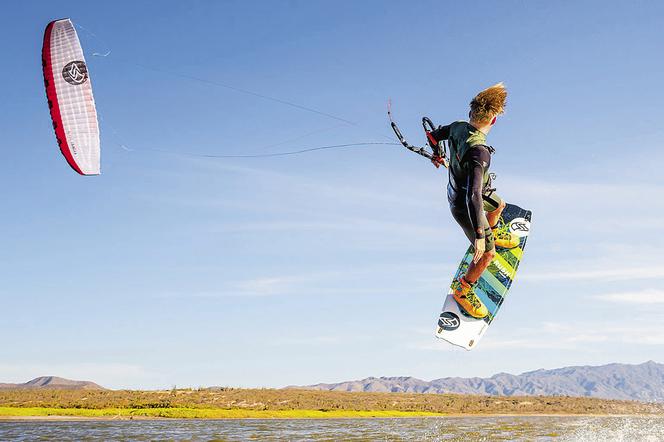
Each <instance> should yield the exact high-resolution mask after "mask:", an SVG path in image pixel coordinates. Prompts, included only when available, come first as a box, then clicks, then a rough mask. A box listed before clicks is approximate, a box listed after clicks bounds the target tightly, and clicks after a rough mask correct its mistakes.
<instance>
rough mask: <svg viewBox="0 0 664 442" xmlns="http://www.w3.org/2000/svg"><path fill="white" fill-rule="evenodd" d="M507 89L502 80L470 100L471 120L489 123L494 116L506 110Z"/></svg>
mask: <svg viewBox="0 0 664 442" xmlns="http://www.w3.org/2000/svg"><path fill="white" fill-rule="evenodd" d="M506 102H507V89H505V85H504V84H503V83H502V82H500V83H496V84H494V85H493V86H489V87H488V88H486V89H484V90H483V91H482V92H480V93H479V94H477V95H476V96H475V98H473V99H472V101H471V102H470V120H471V121H476V122H478V123H488V122H489V121H491V119H493V117H495V116H497V115H500V114H502V113H504V112H505V104H506Z"/></svg>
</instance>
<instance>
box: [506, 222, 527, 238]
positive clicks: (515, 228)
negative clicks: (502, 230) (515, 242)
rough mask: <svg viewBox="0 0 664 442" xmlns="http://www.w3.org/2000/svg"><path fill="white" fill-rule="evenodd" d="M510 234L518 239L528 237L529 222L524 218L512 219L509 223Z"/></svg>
mask: <svg viewBox="0 0 664 442" xmlns="http://www.w3.org/2000/svg"><path fill="white" fill-rule="evenodd" d="M510 232H512V233H513V234H515V235H516V236H518V237H523V236H528V234H529V233H530V221H528V220H527V219H525V218H514V219H513V220H512V221H511V222H510Z"/></svg>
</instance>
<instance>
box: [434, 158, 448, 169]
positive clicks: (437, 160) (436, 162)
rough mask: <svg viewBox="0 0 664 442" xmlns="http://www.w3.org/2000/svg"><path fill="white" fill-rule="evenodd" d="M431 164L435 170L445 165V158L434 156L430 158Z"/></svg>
mask: <svg viewBox="0 0 664 442" xmlns="http://www.w3.org/2000/svg"><path fill="white" fill-rule="evenodd" d="M431 162H432V163H433V165H434V166H436V169H438V168H439V167H440V166H441V165H443V166H444V165H445V158H443V157H439V156H436V155H434V156H433V157H431Z"/></svg>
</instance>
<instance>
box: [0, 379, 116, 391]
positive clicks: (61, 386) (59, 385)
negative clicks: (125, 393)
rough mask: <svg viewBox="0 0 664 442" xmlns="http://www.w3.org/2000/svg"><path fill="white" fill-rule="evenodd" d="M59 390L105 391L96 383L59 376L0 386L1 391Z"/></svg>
mask: <svg viewBox="0 0 664 442" xmlns="http://www.w3.org/2000/svg"><path fill="white" fill-rule="evenodd" d="M37 388H42V389H57V390H104V387H101V386H99V385H97V384H95V383H94V382H89V381H72V380H70V379H65V378H59V377H57V376H41V377H38V378H35V379H33V380H31V381H28V382H24V383H22V384H0V389H4V390H22V389H37Z"/></svg>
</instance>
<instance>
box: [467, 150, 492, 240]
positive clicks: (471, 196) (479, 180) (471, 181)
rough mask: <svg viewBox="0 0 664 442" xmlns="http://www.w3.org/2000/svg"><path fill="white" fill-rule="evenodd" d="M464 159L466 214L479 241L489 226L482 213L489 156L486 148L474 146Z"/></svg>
mask: <svg viewBox="0 0 664 442" xmlns="http://www.w3.org/2000/svg"><path fill="white" fill-rule="evenodd" d="M466 158H467V160H466V167H467V168H468V182H467V186H466V189H468V191H467V193H466V204H467V205H468V214H469V215H470V222H471V224H472V225H473V231H474V232H475V238H478V239H479V238H484V228H485V227H484V226H488V225H489V223H488V221H487V219H486V214H485V213H484V205H483V201H482V187H483V184H484V183H483V181H484V171H485V169H486V168H487V167H488V166H489V162H490V159H491V154H489V151H488V150H487V148H486V147H484V146H475V147H473V148H471V149H470V150H469V151H468V153H467V154H466Z"/></svg>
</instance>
